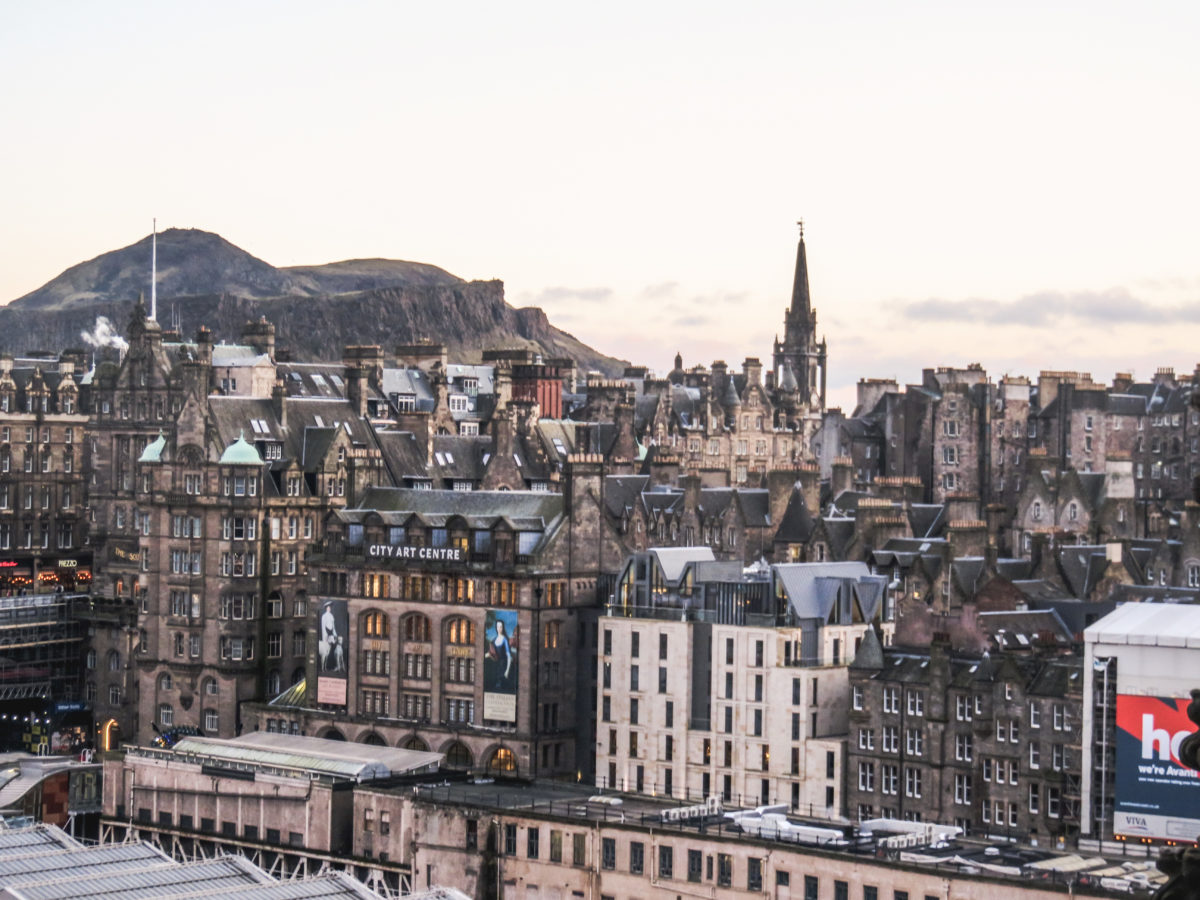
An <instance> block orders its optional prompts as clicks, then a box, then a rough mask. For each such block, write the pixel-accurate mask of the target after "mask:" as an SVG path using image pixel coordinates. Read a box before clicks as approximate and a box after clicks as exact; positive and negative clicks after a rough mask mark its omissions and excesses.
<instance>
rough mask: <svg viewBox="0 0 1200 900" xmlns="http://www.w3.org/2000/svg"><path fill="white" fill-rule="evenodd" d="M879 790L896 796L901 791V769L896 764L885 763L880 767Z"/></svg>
mask: <svg viewBox="0 0 1200 900" xmlns="http://www.w3.org/2000/svg"><path fill="white" fill-rule="evenodd" d="M879 772H880V785H879V790H880V791H881V792H882V793H884V794H891V795H893V796H895V795H896V794H897V793H899V791H900V767H899V766H897V765H895V764H894V763H884V764H883V765H882V766H880V767H879Z"/></svg>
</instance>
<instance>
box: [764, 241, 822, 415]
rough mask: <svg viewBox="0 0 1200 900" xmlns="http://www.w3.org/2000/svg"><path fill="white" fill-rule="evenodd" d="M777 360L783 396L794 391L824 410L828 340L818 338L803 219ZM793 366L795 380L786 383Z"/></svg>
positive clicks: (801, 399) (778, 385)
mask: <svg viewBox="0 0 1200 900" xmlns="http://www.w3.org/2000/svg"><path fill="white" fill-rule="evenodd" d="M774 364H775V365H774V370H775V371H774V375H775V385H776V390H777V392H778V393H779V394H780V397H779V399H780V400H782V396H783V395H784V394H788V393H790V394H793V395H794V396H795V397H797V398H798V401H797V402H798V403H800V404H807V405H808V406H809V407H811V408H815V409H817V410H821V411H823V410H824V409H825V349H824V342H818V341H817V314H816V312H815V311H814V310H813V308H812V297H811V295H810V293H809V288H808V252H807V249H806V248H805V245H804V224H803V223H800V241H799V243H798V244H797V245H796V271H795V273H794V275H793V277H792V302H791V305H790V306H789V307H788V309H787V312H786V313H785V314H784V317H783V340H779V339H778V338H776V340H775V353H774ZM789 369H790V370H791V381H792V382H793V383H794V384H792V385H789V386H787V387H785V385H784V380H785V376H786V374H787V371H788V370H789Z"/></svg>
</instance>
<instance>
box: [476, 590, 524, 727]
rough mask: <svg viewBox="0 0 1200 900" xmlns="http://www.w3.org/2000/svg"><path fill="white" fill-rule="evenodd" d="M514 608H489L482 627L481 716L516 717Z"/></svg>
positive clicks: (507, 719) (495, 718) (494, 718)
mask: <svg viewBox="0 0 1200 900" xmlns="http://www.w3.org/2000/svg"><path fill="white" fill-rule="evenodd" d="M518 637H519V635H518V634H517V611H516V610H515V609H489V610H487V614H486V618H485V619H484V628H483V717H484V719H488V720H491V721H493V722H511V723H512V724H514V725H515V724H516V721H517V675H518V672H519V671H520V668H519V665H518V661H517V645H518Z"/></svg>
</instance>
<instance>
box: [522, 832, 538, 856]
mask: <svg viewBox="0 0 1200 900" xmlns="http://www.w3.org/2000/svg"><path fill="white" fill-rule="evenodd" d="M541 834H542V831H541V829H540V828H530V829H529V831H528V833H527V834H526V835H525V856H526V857H527V858H529V859H537V858H538V849H539V848H538V842H539V840H540V838H541Z"/></svg>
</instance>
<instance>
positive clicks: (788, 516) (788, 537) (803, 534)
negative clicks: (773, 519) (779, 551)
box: [775, 490, 816, 544]
mask: <svg viewBox="0 0 1200 900" xmlns="http://www.w3.org/2000/svg"><path fill="white" fill-rule="evenodd" d="M815 527H816V523H815V521H814V520H813V515H812V513H811V512H809V510H808V507H807V506H806V505H805V503H804V494H803V493H801V492H800V491H799V490H793V491H792V496H791V497H790V498H789V499H788V505H787V508H786V509H785V510H784V512H783V518H782V519H781V520H780V521H779V528H778V529H777V530H776V532H775V540H776V541H779V542H782V543H788V544H804V543H807V542H808V539H809V538H810V537H812V533H813V529H814V528H815Z"/></svg>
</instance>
